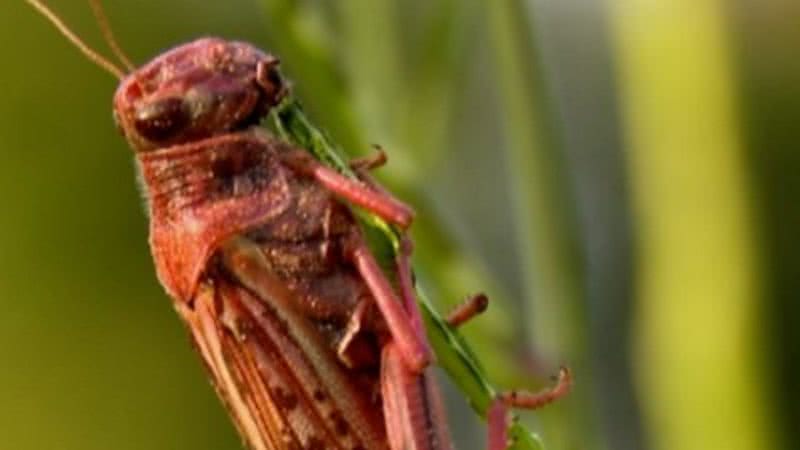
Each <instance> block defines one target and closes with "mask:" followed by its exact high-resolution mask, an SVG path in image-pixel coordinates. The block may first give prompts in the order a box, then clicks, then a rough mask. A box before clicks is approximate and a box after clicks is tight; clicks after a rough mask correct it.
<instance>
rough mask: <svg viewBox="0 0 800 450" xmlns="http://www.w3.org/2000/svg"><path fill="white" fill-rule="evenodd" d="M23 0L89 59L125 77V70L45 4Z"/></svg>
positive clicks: (116, 75) (108, 70) (34, 0)
mask: <svg viewBox="0 0 800 450" xmlns="http://www.w3.org/2000/svg"><path fill="white" fill-rule="evenodd" d="M25 1H26V2H28V3H29V4H30V5H31V6H33V7H34V8H36V10H37V11H39V13H41V14H42V15H43V16H44V17H45V18H47V20H49V21H50V22H51V23H52V24H53V25H54V26H55V27H56V28H57V29H58V31H60V32H61V34H63V35H64V37H66V38H67V39H69V40H70V42H72V44H73V45H74V46H75V47H78V50H80V51H81V52H82V53H83V54H84V55H85V56H86V57H87V58H89V60H90V61H92V62H93V63H95V64H97V65H98V66H100V67H101V68H103V69H104V70H106V71H107V72H109V73H111V74H112V75H114V76H115V77H117V78H119V79H120V80H122V79H123V78H125V72H123V71H122V69H120V68H119V67H117V66H115V65H114V63H112V62H111V61H109V60H108V59H106V58H105V57H103V56H102V55H100V54H99V53H97V52H96V51H94V50H93V49H92V48H91V47H89V46H88V45H86V44H85V43H84V42H83V41H82V40H81V39H80V38H79V37H78V36H77V35H76V34H75V33H74V32H72V30H70V29H69V27H67V26H66V25H65V24H64V22H62V21H61V18H59V17H58V16H57V15H56V14H55V13H54V12H53V11H51V10H50V8H48V7H47V6H45V5H44V4H43V3H42V2H40V1H39V0H25Z"/></svg>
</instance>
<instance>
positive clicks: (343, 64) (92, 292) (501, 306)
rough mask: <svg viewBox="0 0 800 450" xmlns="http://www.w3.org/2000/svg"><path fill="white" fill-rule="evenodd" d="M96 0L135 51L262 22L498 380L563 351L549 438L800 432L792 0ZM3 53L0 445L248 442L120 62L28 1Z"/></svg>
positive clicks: (797, 124)
mask: <svg viewBox="0 0 800 450" xmlns="http://www.w3.org/2000/svg"><path fill="white" fill-rule="evenodd" d="M50 3H51V4H52V6H53V8H54V9H56V10H57V11H58V12H59V14H61V16H62V17H63V18H64V20H65V21H66V22H67V23H69V24H70V25H71V26H72V27H74V29H75V30H76V31H77V32H78V34H80V35H81V36H84V37H85V38H86V39H87V40H88V41H89V42H91V44H92V45H93V46H95V47H98V48H102V40H101V38H100V35H99V33H98V31H97V29H96V27H95V26H94V23H93V19H92V15H91V11H90V9H89V8H88V6H87V5H86V4H85V3H83V2H76V1H67V0H52V1H51V2H50ZM103 3H104V4H105V5H106V7H107V9H108V13H109V15H110V18H111V21H112V23H113V27H114V29H115V30H116V32H117V34H118V37H119V39H120V41H121V42H122V45H123V47H124V48H125V49H126V50H127V52H128V53H129V54H130V55H131V57H132V58H133V59H134V60H135V61H137V62H144V61H146V60H148V59H149V58H151V57H152V56H154V55H156V54H158V53H159V52H160V51H162V50H163V49H165V48H168V47H170V46H172V45H175V44H178V43H181V42H184V41H187V40H190V39H192V38H195V37H198V36H202V35H218V36H223V37H227V38H236V39H242V40H247V41H250V42H253V43H256V44H257V45H259V46H261V47H262V48H265V49H270V50H271V51H273V52H275V53H276V54H278V55H280V56H281V58H282V59H283V61H284V72H285V74H286V75H287V76H288V77H289V78H291V79H293V80H294V82H295V89H296V91H297V92H298V93H299V95H300V96H301V98H302V99H303V100H304V102H305V104H306V106H307V108H308V109H309V111H310V113H311V114H312V116H313V117H314V118H315V120H316V121H317V122H318V123H320V124H322V125H323V126H324V127H325V128H326V129H327V130H328V131H329V132H330V134H331V135H332V136H333V137H334V139H335V140H336V141H337V142H338V143H339V144H340V145H341V146H342V148H344V149H345V150H346V151H348V152H350V154H351V155H363V154H365V153H366V152H368V151H369V144H371V143H379V144H381V145H383V146H384V147H385V148H386V149H387V150H388V152H389V155H390V164H389V166H388V168H386V169H383V170H382V171H381V172H380V176H381V177H382V180H384V181H385V182H386V183H387V185H389V186H391V188H392V189H393V190H394V191H396V192H397V193H398V195H400V196H401V197H402V198H405V199H407V200H408V201H409V202H410V203H412V204H413V205H415V207H416V208H417V209H418V210H419V212H420V217H419V220H418V222H417V223H416V224H415V238H416V240H417V253H416V266H417V269H418V271H419V275H420V280H421V281H422V282H423V283H424V285H425V287H426V289H427V290H428V291H429V293H430V294H431V297H432V298H433V299H434V300H435V301H436V302H437V303H438V304H439V305H440V307H441V308H442V309H446V308H447V307H448V305H452V304H454V303H455V302H457V301H458V300H459V299H460V298H461V297H463V296H464V295H465V294H467V293H470V292H474V291H478V290H483V291H485V292H487V293H488V294H489V295H490V297H492V299H493V300H494V302H493V303H492V306H491V308H490V312H489V313H487V314H486V316H485V317H483V318H482V319H480V320H478V321H476V323H474V324H470V325H468V326H467V327H466V329H465V333H466V334H467V335H468V337H469V339H470V341H471V342H472V343H473V344H474V345H475V347H476V349H477V350H478V352H479V353H480V354H481V356H482V359H483V361H484V363H485V365H486V366H487V369H488V370H489V372H490V374H491V377H492V379H493V380H494V381H496V382H497V384H498V385H501V386H526V387H530V388H536V387H538V386H542V385H543V384H545V383H547V375H549V374H552V373H554V371H555V368H556V367H557V365H558V364H559V363H562V362H563V363H567V364H569V365H570V366H571V367H573V369H574V371H575V373H576V378H577V380H576V385H575V391H574V392H573V394H572V395H571V396H570V397H569V398H568V399H567V400H565V401H563V402H560V403H558V404H556V405H554V406H552V407H549V408H548V409H546V410H544V411H541V412H539V413H537V414H535V415H534V414H525V415H524V418H525V420H527V421H529V422H530V423H531V424H532V426H533V427H534V428H535V429H536V430H537V431H538V432H539V433H540V434H541V436H542V438H543V440H544V442H545V444H546V447H547V448H549V449H556V450H567V449H576V450H577V449H596V450H603V449H607V450H611V449H614V450H634V449H653V450H667V449H670V450H678V449H680V450H692V449H703V450H708V449H727V450H740V449H741V450H757V449H767V450H770V449H793V448H796V445H797V443H798V442H800V436H798V433H800V431H798V430H800V428H798V426H797V425H798V424H800V392H799V391H798V389H797V388H798V382H797V380H798V379H800V367H799V366H798V362H799V361H800V355H799V354H798V353H799V352H798V350H800V327H798V325H797V324H796V322H795V321H794V319H795V317H796V316H797V315H798V309H800V298H799V296H798V293H799V292H800V240H798V238H797V230H798V226H799V225H800V222H799V220H800V202H798V201H797V199H798V195H800V170H798V169H800V167H799V166H800V164H798V163H800V147H799V146H798V142H799V141H800V58H798V54H800V3H799V2H797V1H796V0H730V1H722V0H669V1H667V0H663V1H657V0H628V1H624V0H616V1H614V0H608V1H596V2H593V1H588V0H587V1H580V0H536V1H525V0H491V1H490V0H483V1H481V0H438V1H427V0H340V1H321V0H318V1H312V0H305V1H302V0H236V1H227V2H201V1H189V0H171V1H168V2H164V1H157V0H137V1H133V0H105V1H104V2H103ZM0 49H1V50H2V70H0V96H1V98H0V192H2V195H0V198H2V212H0V309H1V310H2V313H0V448H2V449H45V448H47V449H81V450H90V449H112V448H113V449H195V450H199V449H216V450H219V449H236V448H239V447H238V445H239V444H238V439H237V438H236V436H235V434H234V433H233V431H232V427H231V426H230V425H229V423H228V421H227V418H226V417H225V416H224V413H223V411H222V408H221V407H220V406H218V404H217V400H216V399H215V398H214V396H213V393H212V391H211V389H210V388H209V386H208V383H207V382H206V380H205V378H204V376H203V374H202V371H201V368H200V364H199V363H198V360H197V358H196V357H195V355H193V354H192V351H191V350H190V348H189V345H188V341H187V338H186V336H185V332H184V330H183V329H182V327H181V326H180V324H179V322H178V320H177V319H176V317H175V315H174V313H173V312H172V310H171V307H170V305H169V302H168V300H167V298H166V296H165V295H164V294H163V292H162V290H161V288H160V287H159V286H158V284H157V283H156V280H155V277H154V274H153V269H152V263H151V261H150V258H149V254H148V249H147V246H146V231H147V228H146V218H145V215H144V212H143V207H142V205H143V202H142V199H141V196H140V194H139V193H138V192H137V186H136V183H135V176H134V173H133V164H132V157H131V154H130V153H129V150H128V149H127V148H126V145H125V143H124V142H123V140H122V139H121V138H120V137H119V136H118V134H117V132H116V130H115V128H114V124H113V121H112V119H111V114H110V99H111V95H112V94H113V91H114V89H115V86H116V81H115V80H114V79H113V77H110V76H109V75H108V74H106V73H103V72H102V71H100V70H99V69H98V68H97V67H95V66H93V65H92V64H90V63H88V62H87V61H86V60H84V59H83V58H82V57H81V56H80V55H79V53H78V52H77V51H76V50H75V49H74V48H72V47H71V46H70V45H69V44H68V43H67V42H66V40H65V39H63V38H62V37H61V36H60V35H58V34H57V33H56V32H55V31H54V30H53V28H52V27H51V26H50V25H49V24H47V23H46V22H45V21H44V20H43V19H42V18H41V17H39V16H38V15H36V14H35V13H34V12H33V10H32V9H31V8H30V7H28V6H27V5H26V4H24V2H22V1H21V0H11V1H4V2H3V3H2V4H0ZM104 51H105V49H104ZM451 397H452V403H451V405H450V410H451V411H452V412H453V417H454V424H453V429H454V434H455V435H456V437H457V442H458V444H459V447H458V448H460V449H464V450H466V449H480V448H483V445H484V444H483V440H482V433H483V431H482V428H481V426H479V425H478V422H476V420H475V418H474V417H473V416H472V414H471V413H470V412H469V411H468V410H467V408H466V406H465V405H464V404H463V400H461V401H460V400H459V399H458V396H457V394H453V393H451Z"/></svg>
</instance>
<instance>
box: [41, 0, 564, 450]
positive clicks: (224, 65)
mask: <svg viewBox="0 0 800 450" xmlns="http://www.w3.org/2000/svg"><path fill="white" fill-rule="evenodd" d="M27 1H28V3H30V4H31V5H32V6H34V7H35V8H36V9H38V10H39V11H40V12H41V13H42V14H43V15H45V16H46V17H47V18H48V19H50V20H51V21H52V22H53V23H54V24H55V25H56V27H57V28H58V29H59V30H60V31H61V32H62V33H63V34H64V35H65V36H66V37H67V38H69V39H70V40H71V41H72V42H73V43H75V44H76V46H77V47H78V48H79V49H81V50H82V51H83V52H84V54H85V55H86V56H88V58H89V59H91V60H92V61H94V62H95V63H97V64H98V65H100V66H101V67H103V68H104V69H106V70H107V71H109V72H111V73H112V74H113V75H115V76H116V77H117V78H119V79H120V85H119V87H118V89H117V91H116V94H115V95H114V100H113V111H114V118H115V121H116V123H117V125H118V127H119V129H120V131H121V134H122V135H123V136H124V138H125V139H126V140H127V142H128V144H129V145H130V147H131V148H132V149H133V151H134V154H135V158H136V163H137V166H138V169H139V173H140V177H141V180H142V185H143V190H144V194H145V198H146V199H147V205H148V212H149V216H150V249H151V252H152V255H153V260H154V263H155V268H156V274H157V276H158V279H159V281H160V282H161V284H162V286H163V287H164V288H165V290H166V292H167V293H168V294H169V296H170V297H171V298H172V300H173V305H174V308H175V310H176V311H177V312H178V314H179V316H180V317H181V319H182V320H183V322H184V323H185V324H186V326H187V328H188V330H189V332H190V335H191V338H192V341H193V343H194V346H195V347H196V349H197V351H198V353H199V354H200V356H201V357H202V360H203V362H204V363H205V366H206V369H207V372H208V374H209V376H210V378H211V380H212V384H213V386H214V387H215V389H216V391H217V394H218V395H219V397H220V399H221V400H222V401H223V403H224V404H225V406H226V407H227V409H228V411H229V413H230V415H231V417H232V419H233V422H234V423H235V425H236V426H237V428H238V430H239V432H240V434H241V436H242V437H243V439H244V441H245V443H246V444H247V446H248V447H250V448H252V449H253V450H322V449H327V448H336V449H342V450H449V449H451V448H452V443H451V440H450V434H449V431H448V429H447V425H446V417H445V413H444V408H443V406H442V401H441V397H440V394H439V391H438V388H437V386H436V384H435V382H434V378H433V375H432V373H431V366H430V364H431V362H432V361H433V359H434V356H433V353H432V350H431V346H430V344H429V343H428V339H427V336H426V331H425V327H424V326H423V317H422V314H421V312H420V309H419V306H418V301H417V298H416V294H415V287H414V282H413V274H412V270H411V266H410V262H409V261H410V254H411V248H412V245H411V241H410V239H409V238H408V237H407V234H406V230H407V229H408V227H409V226H410V225H411V222H412V220H413V216H414V213H413V210H412V209H411V208H410V207H409V206H407V205H405V204H403V203H402V202H401V201H399V200H397V199H396V198H394V197H393V196H392V195H391V194H390V193H389V192H387V191H386V190H385V189H383V188H382V187H381V186H380V185H379V184H377V183H376V182H375V181H374V180H373V179H372V178H371V177H370V175H369V173H368V172H369V170H371V169H373V168H375V167H378V166H380V165H382V164H383V163H385V161H386V158H385V154H384V153H382V152H378V153H377V154H376V155H374V156H372V157H367V158H364V159H360V160H355V161H352V162H351V163H350V164H349V169H346V168H342V169H343V171H340V170H336V168H334V167H331V166H329V165H327V164H325V163H324V162H323V161H321V160H319V159H317V158H315V157H314V154H313V152H310V151H309V149H305V148H301V147H299V146H297V145H296V144H294V143H292V142H289V141H287V140H286V139H281V138H280V137H278V136H275V135H274V134H272V133H270V132H269V131H267V130H266V128H264V127H262V126H261V125H260V124H261V123H262V121H263V120H264V119H265V118H266V117H268V116H269V115H270V113H271V112H273V111H274V110H277V109H280V108H285V107H286V104H287V103H289V104H291V103H292V100H291V95H290V89H289V85H288V83H287V82H286V80H285V79H284V78H283V76H282V75H281V73H280V71H279V70H278V66H279V61H278V59H277V58H276V57H275V56H273V55H270V54H268V53H265V52H262V51H261V50H259V49H257V48H256V47H254V46H252V45H250V44H247V43H244V42H236V41H226V40H222V39H217V38H202V39H198V40H195V41H192V42H189V43H187V44H184V45H181V46H178V47H175V48H173V49H171V50H169V51H167V52H165V53H163V54H161V55H159V56H157V57H156V58H154V59H153V60H152V61H150V62H149V63H147V64H145V65H143V66H141V67H139V68H134V66H133V65H132V64H131V63H130V62H128V59H127V58H126V57H125V56H124V54H123V53H122V51H121V50H120V49H119V47H118V46H117V45H116V42H115V40H114V38H113V35H112V33H111V31H110V28H109V27H108V25H107V22H106V20H105V18H104V16H103V14H102V10H101V9H100V6H99V4H98V3H97V2H96V1H91V2H90V4H91V6H92V8H93V10H94V11H95V13H96V15H97V17H98V22H99V23H100V25H101V28H102V30H103V32H104V34H105V36H106V40H107V41H108V42H109V44H110V46H111V48H112V50H113V51H114V52H115V53H116V54H117V56H118V57H119V59H120V61H121V62H122V63H123V64H124V65H125V66H126V67H127V69H128V70H127V72H126V71H123V70H122V69H120V68H119V67H117V66H116V65H115V64H114V63H112V62H110V61H109V60H107V59H105V58H104V57H102V56H100V55H99V54H98V53H96V52H95V51H94V50H92V49H90V48H89V47H88V46H86V45H85V44H84V43H83V42H82V41H81V40H80V39H79V38H78V37H77V36H75V35H74V34H73V33H72V32H71V31H70V30H69V29H68V28H67V27H66V26H65V25H64V24H63V23H62V22H61V21H60V20H59V19H58V17H57V16H56V15H55V14H54V13H52V12H51V11H50V10H49V9H48V8H47V7H46V6H45V5H43V4H42V3H41V2H40V1H38V0H27ZM278 120H279V121H280V119H278ZM278 125H279V126H278V128H280V127H281V125H288V124H285V123H284V124H280V123H279V124H278ZM363 214H368V215H369V216H370V217H372V218H373V219H374V220H376V221H378V223H380V224H382V225H383V229H384V230H387V232H388V233H389V234H391V235H392V236H393V238H394V239H393V241H394V244H395V245H394V247H395V248H394V258H393V261H391V264H390V266H391V267H389V268H388V269H387V268H384V267H382V266H381V265H380V264H379V262H378V260H377V258H376V257H375V256H374V255H373V252H372V250H371V248H370V246H369V245H368V240H367V238H366V236H365V232H364V229H363V226H364V225H363V223H362V221H360V220H359V215H363ZM486 302H487V300H486V297H485V296H482V295H478V296H474V297H472V298H471V299H469V300H468V301H467V302H466V303H465V304H464V305H463V307H461V308H459V309H457V310H456V311H454V312H453V313H452V314H451V315H450V317H449V319H448V323H449V325H448V326H449V327H451V328H454V327H456V326H458V325H460V324H461V323H463V322H465V321H467V320H469V319H470V318H471V317H473V316H475V315H476V314H477V313H479V312H480V311H482V310H483V309H484V308H485V307H486ZM570 382H571V377H570V374H569V372H568V371H567V370H566V369H562V372H561V374H560V379H559V382H558V384H557V385H556V386H555V387H553V388H552V389H549V390H545V391H543V392H541V393H535V394H534V393H527V392H519V391H511V392H507V393H500V394H496V395H495V396H494V398H493V400H492V402H491V405H490V407H489V408H488V410H487V411H485V412H486V414H487V417H488V420H489V444H488V447H489V449H490V450H504V449H505V448H506V447H507V446H508V441H509V436H508V418H509V414H508V408H510V407H527V408H535V407H539V406H541V405H543V404H546V403H549V402H551V401H553V400H554V399H556V398H558V397H560V396H561V395H563V394H564V393H566V391H567V390H568V388H569V386H570Z"/></svg>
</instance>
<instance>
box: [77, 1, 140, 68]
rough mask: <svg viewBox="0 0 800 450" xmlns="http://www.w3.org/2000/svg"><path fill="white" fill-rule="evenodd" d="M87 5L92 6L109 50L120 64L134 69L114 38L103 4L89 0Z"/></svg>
mask: <svg viewBox="0 0 800 450" xmlns="http://www.w3.org/2000/svg"><path fill="white" fill-rule="evenodd" d="M89 6H91V7H92V12H94V17H95V19H97V25H98V26H100V31H101V32H102V33H103V37H104V38H105V39H106V43H107V44H108V46H109V47H111V51H112V52H114V56H116V57H117V59H119V60H120V62H121V63H122V65H123V66H125V68H126V69H128V71H129V72H133V71H134V70H135V69H136V66H134V65H133V64H131V60H130V59H129V58H128V56H127V55H126V54H125V52H123V51H122V48H121V47H120V46H119V44H118V43H117V40H116V39H115V38H114V32H112V31H111V26H110V25H109V22H108V17H107V16H106V13H105V12H104V11H103V6H102V5H101V4H100V2H99V1H98V0H89Z"/></svg>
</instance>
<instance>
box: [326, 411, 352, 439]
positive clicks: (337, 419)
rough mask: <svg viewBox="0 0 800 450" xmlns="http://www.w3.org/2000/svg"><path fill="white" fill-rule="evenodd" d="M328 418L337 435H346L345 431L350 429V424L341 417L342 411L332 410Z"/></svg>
mask: <svg viewBox="0 0 800 450" xmlns="http://www.w3.org/2000/svg"><path fill="white" fill-rule="evenodd" d="M329 417H330V419H331V421H332V422H333V427H334V429H335V430H336V433H337V434H338V435H339V436H346V435H347V433H348V432H349V431H350V425H349V424H348V423H347V421H346V420H344V417H342V413H340V412H339V411H334V412H332V413H331V414H330V416H329Z"/></svg>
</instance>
